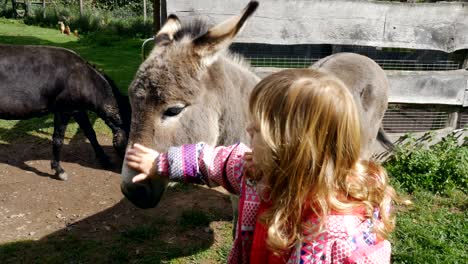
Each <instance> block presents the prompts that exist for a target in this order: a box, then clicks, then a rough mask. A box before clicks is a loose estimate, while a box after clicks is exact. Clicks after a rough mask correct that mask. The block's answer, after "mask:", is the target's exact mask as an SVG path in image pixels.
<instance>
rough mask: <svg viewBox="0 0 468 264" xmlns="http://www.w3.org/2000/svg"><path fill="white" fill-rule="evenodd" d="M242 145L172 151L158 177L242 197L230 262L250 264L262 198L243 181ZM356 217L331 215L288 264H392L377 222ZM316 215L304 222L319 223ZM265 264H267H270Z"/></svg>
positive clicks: (160, 164) (298, 247) (193, 146)
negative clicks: (374, 229)
mask: <svg viewBox="0 0 468 264" xmlns="http://www.w3.org/2000/svg"><path fill="white" fill-rule="evenodd" d="M247 151H250V149H249V148H248V147H246V146H245V145H243V144H237V145H233V146H228V147H216V148H212V147H210V146H208V145H206V144H204V143H200V144H189V145H183V146H181V147H172V148H170V149H169V151H168V152H167V153H162V154H161V155H160V156H159V158H158V163H157V164H158V173H159V175H161V176H163V177H164V176H167V177H169V179H170V180H171V181H182V182H188V183H196V184H205V185H208V186H210V187H214V186H218V185H221V186H223V187H224V188H225V189H226V190H228V191H229V192H231V193H233V194H238V195H239V197H240V201H239V221H238V223H237V233H236V234H235V238H234V245H233V248H232V250H231V253H230V255H229V258H228V263H250V254H251V251H252V241H253V238H254V234H255V226H256V222H257V216H258V210H259V206H260V202H261V200H260V198H259V195H258V193H257V190H256V188H255V184H253V183H251V182H250V180H248V179H247V178H245V177H243V175H244V159H243V157H244V153H245V152H247ZM374 217H376V218H378V215H374ZM361 219H362V216H361V217H359V215H356V214H347V215H343V214H341V215H338V214H336V215H335V214H332V215H329V216H328V217H327V221H326V224H325V228H324V229H323V230H324V231H323V232H322V233H320V234H319V235H312V234H307V233H304V239H303V241H298V242H297V243H296V245H295V246H294V247H293V249H292V250H291V252H290V253H289V256H288V257H287V259H286V260H285V263H390V253H391V248H390V243H389V242H388V241H387V240H377V238H376V235H375V234H374V233H372V221H371V220H370V219H367V220H361ZM318 223H319V219H318V218H317V217H314V216H311V217H309V218H307V220H306V222H305V224H308V226H310V225H312V226H313V225H318ZM265 263H266V262H265Z"/></svg>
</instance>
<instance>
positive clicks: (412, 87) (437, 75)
mask: <svg viewBox="0 0 468 264" xmlns="http://www.w3.org/2000/svg"><path fill="white" fill-rule="evenodd" d="M386 73H387V76H388V78H389V80H390V97H389V101H390V102H392V103H411V104H444V105H460V106H462V105H463V104H464V101H465V96H466V93H465V90H466V89H467V82H468V72H467V71H466V70H456V71H437V72H405V71H386Z"/></svg>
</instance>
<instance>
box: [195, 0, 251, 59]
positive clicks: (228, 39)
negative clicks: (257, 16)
mask: <svg viewBox="0 0 468 264" xmlns="http://www.w3.org/2000/svg"><path fill="white" fill-rule="evenodd" d="M257 7H258V2H257V1H250V2H249V3H248V4H247V6H246V7H245V8H244V10H242V13H241V14H240V15H238V16H235V17H232V18H230V19H228V20H226V21H224V22H222V23H221V24H218V25H216V26H214V27H212V28H210V29H209V30H208V32H206V33H205V34H204V35H201V36H200V37H198V38H196V39H194V40H193V45H194V49H195V51H196V52H197V53H198V54H199V55H200V57H201V58H202V63H203V64H205V65H209V64H211V62H213V61H215V60H216V56H217V55H218V53H219V52H220V51H222V50H224V49H227V47H229V45H230V44H231V43H232V41H233V39H234V37H235V36H236V35H237V34H238V33H239V32H240V31H241V30H242V28H243V25H244V23H245V21H246V20H247V19H248V18H249V17H250V16H251V15H252V14H253V13H254V12H255V10H256V9H257Z"/></svg>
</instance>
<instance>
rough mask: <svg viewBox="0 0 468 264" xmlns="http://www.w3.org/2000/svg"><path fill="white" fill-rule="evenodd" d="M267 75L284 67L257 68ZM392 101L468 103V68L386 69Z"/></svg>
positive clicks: (258, 72) (466, 104)
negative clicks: (442, 69) (444, 69)
mask: <svg viewBox="0 0 468 264" xmlns="http://www.w3.org/2000/svg"><path fill="white" fill-rule="evenodd" d="M253 69H254V71H255V73H256V74H257V75H258V76H260V77H261V78H264V77H265V76H267V75H269V74H271V73H274V72H277V71H280V70H282V69H281V68H263V67H259V68H253ZM386 73H387V76H388V79H389V82H390V92H389V102H390V103H407V104H441V105H455V106H468V71H466V70H455V71H421V72H419V71H386Z"/></svg>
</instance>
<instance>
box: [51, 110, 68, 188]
mask: <svg viewBox="0 0 468 264" xmlns="http://www.w3.org/2000/svg"><path fill="white" fill-rule="evenodd" d="M70 117H71V116H70V114H68V113H59V112H56V113H54V134H53V136H52V152H53V154H54V159H53V160H52V162H51V163H50V167H51V168H52V169H53V170H54V171H55V177H57V178H58V179H60V180H64V181H65V180H67V179H68V175H67V173H65V171H64V170H63V168H62V167H61V166H60V151H61V149H62V145H63V138H64V137H65V131H66V130H67V125H68V122H69V121H70Z"/></svg>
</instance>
